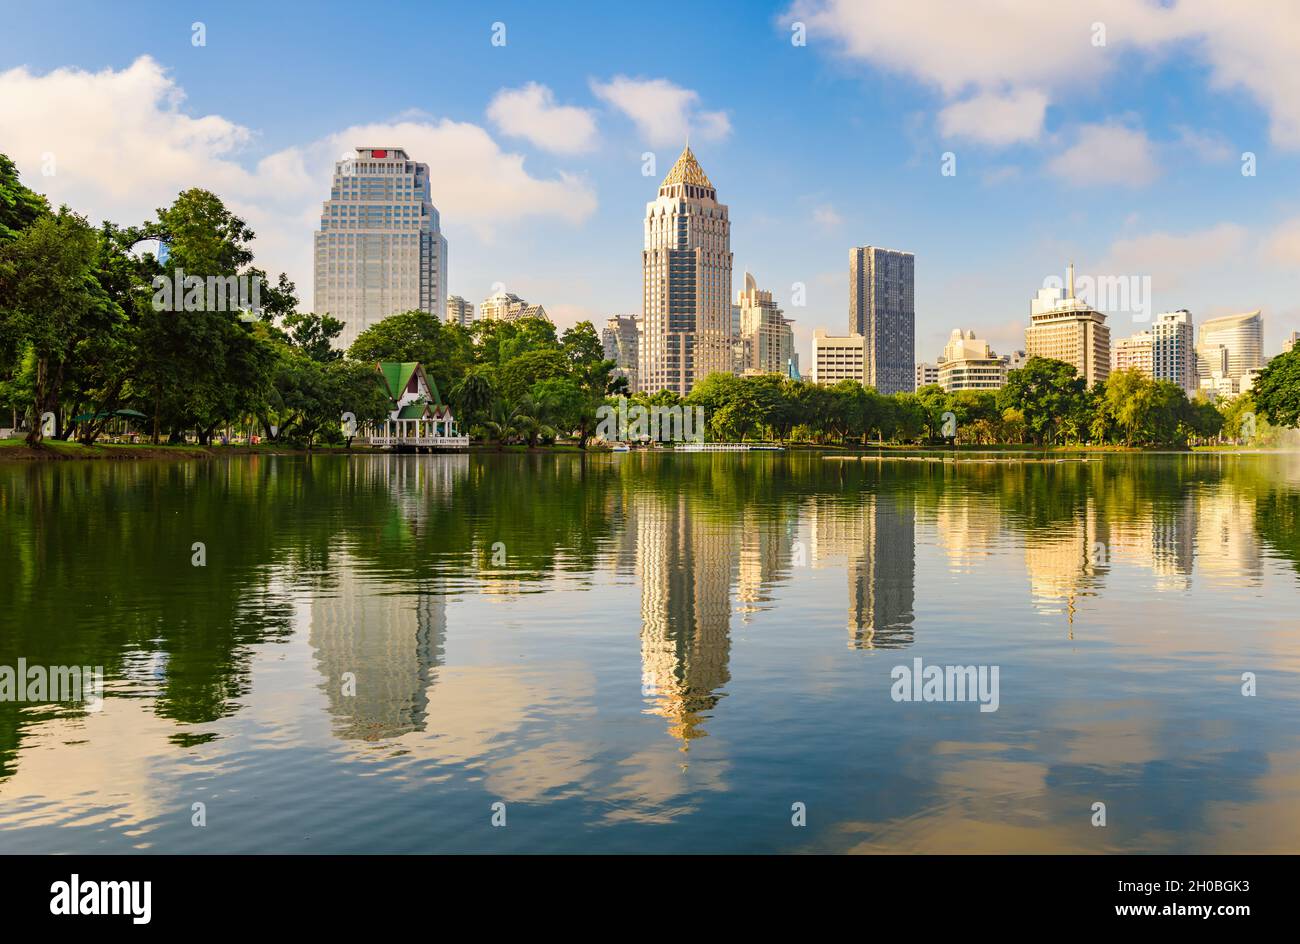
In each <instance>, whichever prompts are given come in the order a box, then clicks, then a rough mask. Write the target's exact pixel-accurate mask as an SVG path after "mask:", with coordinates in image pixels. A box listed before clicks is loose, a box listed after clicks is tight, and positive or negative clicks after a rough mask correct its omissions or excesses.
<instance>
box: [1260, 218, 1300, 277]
mask: <svg viewBox="0 0 1300 944" xmlns="http://www.w3.org/2000/svg"><path fill="white" fill-rule="evenodd" d="M1265 252H1266V254H1267V256H1268V258H1269V259H1270V260H1272V261H1273V262H1275V263H1277V264H1278V265H1280V266H1284V267H1288V268H1296V267H1300V217H1297V218H1295V219H1290V220H1287V221H1286V222H1284V223H1282V224H1281V225H1279V226H1278V227H1277V228H1276V229H1274V230H1273V232H1272V233H1270V234H1269V235H1268V238H1267V240H1266V242H1265Z"/></svg>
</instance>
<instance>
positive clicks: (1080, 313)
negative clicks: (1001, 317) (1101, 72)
mask: <svg viewBox="0 0 1300 944" xmlns="http://www.w3.org/2000/svg"><path fill="white" fill-rule="evenodd" d="M1065 288H1066V294H1065V295H1062V294H1061V289H1060V287H1059V286H1057V287H1051V286H1045V287H1043V288H1040V289H1039V290H1038V294H1037V295H1036V296H1034V298H1033V299H1031V300H1030V302H1029V327H1028V328H1026V329H1025V353H1027V354H1028V355H1029V356H1030V357H1050V358H1052V359H1053V360H1058V361H1065V362H1066V363H1067V364H1073V365H1074V368H1075V370H1077V371H1078V372H1079V376H1080V377H1082V378H1083V379H1084V382H1085V383H1086V384H1087V385H1088V386H1089V387H1091V386H1092V385H1093V384H1095V383H1100V382H1103V381H1105V379H1106V378H1107V377H1109V376H1110V329H1109V328H1107V327H1106V316H1105V315H1103V314H1102V313H1101V312H1099V311H1096V310H1095V309H1093V307H1092V306H1091V305H1089V304H1088V303H1087V302H1085V301H1083V300H1082V299H1080V298H1078V297H1076V296H1075V294H1074V263H1071V264H1070V269H1069V276H1068V279H1067V281H1066V286H1065Z"/></svg>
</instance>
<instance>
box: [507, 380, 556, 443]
mask: <svg viewBox="0 0 1300 944" xmlns="http://www.w3.org/2000/svg"><path fill="white" fill-rule="evenodd" d="M550 414H551V404H550V403H549V402H548V401H547V400H546V398H545V397H536V396H534V395H533V394H531V393H525V394H524V395H523V396H522V397H520V398H519V402H518V403H516V404H515V408H514V410H513V411H512V412H511V414H510V423H511V425H512V426H514V427H515V429H516V430H518V431H519V433H520V434H521V435H523V436H526V437H527V438H528V447H529V448H530V449H531V448H532V447H533V446H536V445H537V439H538V437H541V438H543V439H554V438H555V437H556V436H557V435H559V434H558V433H557V432H556V430H555V428H554V427H553V426H551V425H549V424H548V423H547V420H548V419H549V418H550Z"/></svg>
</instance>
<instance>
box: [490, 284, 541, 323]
mask: <svg viewBox="0 0 1300 944" xmlns="http://www.w3.org/2000/svg"><path fill="white" fill-rule="evenodd" d="M478 317H479V320H480V321H518V320H519V319H521V318H541V319H542V320H543V321H550V320H551V316H550V315H548V314H547V313H546V309H545V308H543V307H542V306H541V305H533V304H530V303H529V302H526V301H524V300H523V299H522V298H520V297H519V296H518V295H515V294H514V293H513V292H507V291H505V290H504V289H498V290H497V291H495V292H493V293H492V294H491V295H489V296H488V297H487V298H485V299H483V301H482V303H481V304H480V305H479V306H478Z"/></svg>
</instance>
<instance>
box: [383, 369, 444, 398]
mask: <svg viewBox="0 0 1300 944" xmlns="http://www.w3.org/2000/svg"><path fill="white" fill-rule="evenodd" d="M375 366H376V367H377V368H378V369H379V376H380V377H382V378H383V382H384V387H385V391H384V392H385V393H387V394H388V397H389V399H390V400H393V401H397V400H400V399H401V398H402V394H404V393H405V392H406V385H407V384H409V383H410V382H411V376H412V375H413V374H414V373H415V372H416V371H419V372H420V374H422V375H423V376H424V380H425V383H427V384H428V385H429V397H430V402H432V403H434V404H436V405H438V406H441V405H442V397H441V396H440V395H439V393H438V385H437V384H436V383H435V382H434V380H433V378H432V377H430V376H429V375H428V373H426V372H425V370H424V368H423V367H421V366H420V362H419V361H380V362H379V363H377V364H376V365H375Z"/></svg>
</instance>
